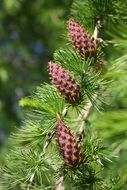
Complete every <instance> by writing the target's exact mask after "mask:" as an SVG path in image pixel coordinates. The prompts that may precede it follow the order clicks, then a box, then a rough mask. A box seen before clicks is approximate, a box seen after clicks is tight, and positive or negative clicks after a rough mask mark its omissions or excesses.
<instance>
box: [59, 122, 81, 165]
mask: <svg viewBox="0 0 127 190" xmlns="http://www.w3.org/2000/svg"><path fill="white" fill-rule="evenodd" d="M56 138H57V142H58V145H59V148H60V152H61V155H62V156H63V160H64V162H65V164H66V165H69V166H71V167H75V166H77V165H78V164H79V163H80V161H81V159H82V151H81V146H80V143H79V142H78V141H77V139H76V138H75V136H74V135H73V134H71V132H70V130H69V129H68V128H67V126H66V125H65V124H64V123H63V121H58V123H57V125H56Z"/></svg>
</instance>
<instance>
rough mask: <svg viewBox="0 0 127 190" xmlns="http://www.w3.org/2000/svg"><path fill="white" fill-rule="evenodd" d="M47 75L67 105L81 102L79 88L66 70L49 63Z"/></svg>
mask: <svg viewBox="0 0 127 190" xmlns="http://www.w3.org/2000/svg"><path fill="white" fill-rule="evenodd" d="M49 74H50V76H51V79H52V83H53V84H54V85H55V86H56V87H57V89H58V90H59V91H60V93H61V94H62V95H63V96H64V97H65V99H66V100H67V101H68V102H69V103H71V104H74V103H78V102H79V101H80V100H81V98H82V96H81V90H80V86H79V85H77V84H76V82H75V80H74V79H73V78H72V76H71V75H70V73H69V72H68V71H67V70H65V69H64V68H63V67H61V66H59V65H57V64H56V63H53V62H49Z"/></svg>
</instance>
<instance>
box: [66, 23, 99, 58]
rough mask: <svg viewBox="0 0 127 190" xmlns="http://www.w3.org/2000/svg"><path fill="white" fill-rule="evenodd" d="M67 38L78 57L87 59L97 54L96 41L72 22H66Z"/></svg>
mask: <svg viewBox="0 0 127 190" xmlns="http://www.w3.org/2000/svg"><path fill="white" fill-rule="evenodd" d="M68 31H69V37H70V41H71V43H72V45H73V46H74V48H75V49H76V50H77V51H78V53H79V54H80V56H82V57H85V59H87V58H88V57H91V56H93V57H94V56H95V57H96V53H97V47H96V43H97V41H96V40H95V39H94V38H93V37H92V38H91V37H90V35H89V34H88V32H87V31H85V29H84V28H83V27H82V26H80V25H79V24H78V23H77V22H75V21H73V20H69V21H68Z"/></svg>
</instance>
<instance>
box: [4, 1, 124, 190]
mask: <svg viewBox="0 0 127 190" xmlns="http://www.w3.org/2000/svg"><path fill="white" fill-rule="evenodd" d="M121 6H124V4H123V5H122V4H120V1H112V2H111V1H109V0H104V1H101V0H74V2H73V4H72V8H71V13H70V17H69V18H68V19H67V23H66V33H65V36H66V44H65V46H64V47H62V48H60V49H58V50H56V51H55V53H54V56H53V60H51V61H49V63H48V69H47V71H48V73H49V77H50V79H51V83H50V84H47V83H45V84H42V85H40V86H39V87H37V88H36V90H35V91H34V92H33V93H32V95H31V97H26V98H24V99H22V100H21V101H20V105H21V106H22V107H24V108H25V109H26V111H25V115H24V117H25V118H24V122H23V127H22V128H20V129H18V130H17V132H16V133H14V134H12V136H11V138H10V140H9V143H10V144H11V149H10V150H9V152H8V153H7V154H5V155H4V156H5V158H6V159H5V162H4V163H3V166H1V168H0V170H1V174H2V175H1V177H0V178H1V179H0V180H1V182H2V188H3V190H5V189H12V190H17V189H21V190H40V189H44V190H48V189H56V190H64V189H65V190H69V189H71V190H84V189H85V190H87V189H88V190H94V189H97V190H111V189H112V190H116V189H126V181H127V175H126V174H125V173H124V172H123V173H122V175H121V176H120V177H119V176H117V174H116V173H115V172H114V175H110V172H111V170H112V169H113V168H112V167H111V166H112V165H113V162H115V157H114V156H115V152H113V151H116V146H114V144H113V146H112V143H113V139H112V137H114V136H115V135H118V134H119V131H118V132H117V131H116V130H114V131H113V130H112V131H113V132H112V134H110V133H108V135H107V136H106V137H105V136H104V134H106V133H103V132H100V135H99V136H98V128H99V130H100V131H102V130H105V131H106V130H107V129H106V127H105V126H104V128H102V127H103V126H101V125H102V124H103V122H102V123H101V122H100V126H99V127H97V129H96V127H93V126H96V125H97V122H95V120H96V113H97V112H98V115H99V116H100V115H101V113H100V112H103V110H104V109H108V108H107V105H106V103H108V102H106V101H107V99H111V98H110V97H109V98H106V96H107V94H108V96H110V95H111V93H114V91H115V88H116V87H117V85H118V84H119V83H118V82H119V80H121V81H123V80H125V75H124V76H122V77H119V78H118V79H117V81H115V79H116V78H115V77H117V74H118V73H120V72H121V73H122V71H123V70H124V62H125V56H124V58H123V57H122V55H121V58H119V59H117V60H115V59H114V57H115V55H114V57H113V55H112V51H111V52H110V50H109V47H110V48H111V46H112V44H111V45H109V46H106V45H107V44H108V41H110V42H111V40H112V39H113V36H112V35H111V34H110V33H109V31H110V30H109V29H110V28H113V26H114V24H116V23H119V22H118V19H119V18H120V17H121V18H122V19H121V23H120V24H119V25H118V26H120V25H121V26H125V25H126V21H127V19H126V15H125V16H124V15H122V12H121ZM118 8H119V9H118ZM117 10H119V11H117ZM125 28H126V26H125ZM123 33H124V32H123ZM109 38H110V39H109ZM106 40H108V41H107V42H106ZM120 42H121V43H122V41H119V40H117V43H118V45H119V43H120ZM112 43H113V41H112ZM114 44H115V43H114ZM105 55H106V56H109V59H106V58H105V57H106V56H105ZM111 59H112V61H111ZM113 59H114V60H113ZM121 59H122V60H121ZM107 60H108V61H109V60H110V62H109V63H108V62H107ZM119 64H121V67H120V70H118V65H119ZM112 72H113V74H114V75H113V74H112ZM111 80H114V81H113V82H111ZM114 84H115V85H114ZM107 88H108V90H107ZM113 90H114V91H113ZM115 92H116V91H115ZM123 96H124V95H123ZM112 97H113V96H112ZM115 101H116V100H115ZM109 102H110V100H109ZM99 111H100V112H99ZM89 116H91V118H90V120H89V121H88V117H89ZM99 116H98V117H99ZM100 117H101V116H100ZM99 121H100V120H99ZM103 121H104V122H105V123H106V122H107V123H108V121H106V119H105V120H103ZM94 122H95V123H94ZM97 126H98V125H97ZM122 130H123V131H124V130H125V129H124V128H122V129H121V131H122ZM107 139H108V140H107ZM108 142H109V143H108ZM109 145H110V146H109ZM117 146H118V144H117ZM120 147H122V148H121V149H122V150H125V148H124V146H123V144H122V146H120ZM124 153H125V152H124Z"/></svg>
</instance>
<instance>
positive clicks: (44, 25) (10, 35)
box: [0, 0, 72, 144]
mask: <svg viewBox="0 0 127 190" xmlns="http://www.w3.org/2000/svg"><path fill="white" fill-rule="evenodd" d="M71 3H72V0H68V1H65V0H50V1H47V0H36V1H34V0H31V1H29V0H28V1H26V0H19V1H17V0H3V1H0V142H1V144H2V142H3V140H4V139H5V137H6V136H8V134H9V133H10V131H13V130H14V128H15V126H21V125H22V123H21V121H22V119H23V114H22V110H21V109H20V107H19V105H18V100H19V99H21V97H23V96H26V95H29V94H30V93H31V92H32V90H33V89H35V87H36V86H37V85H39V84H41V83H42V82H44V81H47V79H48V77H47V62H48V60H50V59H51V58H52V55H53V52H54V50H55V49H56V48H58V47H60V46H61V45H62V44H63V43H64V39H63V36H62V35H63V33H64V29H65V28H64V27H65V19H66V18H67V16H68V14H69V9H70V5H71Z"/></svg>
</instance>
